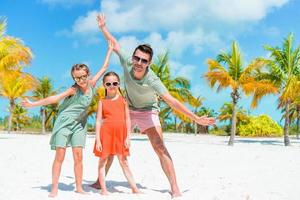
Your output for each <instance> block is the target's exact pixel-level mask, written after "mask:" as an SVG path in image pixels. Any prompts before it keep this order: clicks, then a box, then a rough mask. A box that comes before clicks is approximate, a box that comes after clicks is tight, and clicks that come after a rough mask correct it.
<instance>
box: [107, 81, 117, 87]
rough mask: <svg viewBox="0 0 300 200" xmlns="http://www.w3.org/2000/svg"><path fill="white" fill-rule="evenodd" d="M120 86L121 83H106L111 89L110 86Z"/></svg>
mask: <svg viewBox="0 0 300 200" xmlns="http://www.w3.org/2000/svg"><path fill="white" fill-rule="evenodd" d="M118 85H119V82H112V83H110V82H106V83H105V86H107V87H110V86H115V87H116V86H118Z"/></svg>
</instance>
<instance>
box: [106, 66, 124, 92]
mask: <svg viewBox="0 0 300 200" xmlns="http://www.w3.org/2000/svg"><path fill="white" fill-rule="evenodd" d="M108 76H115V77H117V79H118V81H119V83H120V77H119V75H118V74H117V73H116V72H113V71H110V72H106V73H105V74H104V76H103V79H102V81H103V83H104V80H105V78H106V77H108ZM119 92H120V94H121V96H123V93H122V91H121V89H120V87H119ZM106 95H107V91H106V89H105V96H106Z"/></svg>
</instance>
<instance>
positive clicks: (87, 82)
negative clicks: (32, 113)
mask: <svg viewBox="0 0 300 200" xmlns="http://www.w3.org/2000/svg"><path fill="white" fill-rule="evenodd" d="M112 50H113V45H112V43H111V42H109V48H108V51H107V54H106V57H105V60H104V64H103V66H102V68H101V69H100V70H99V71H98V72H97V73H96V75H95V76H93V77H91V79H89V75H90V71H89V68H88V67H87V66H86V65H85V64H75V65H74V66H73V67H72V69H71V75H72V77H73V79H74V81H75V84H74V85H73V86H72V87H70V88H69V89H67V90H66V91H64V92H62V93H60V94H57V95H54V96H49V97H47V98H44V99H40V100H38V101H35V102H31V101H29V100H28V99H25V100H23V101H22V105H23V106H24V107H35V106H43V105H48V104H53V103H56V102H58V101H60V100H62V99H64V101H63V102H62V104H61V105H60V106H59V112H58V117H57V119H56V121H55V124H54V127H53V130H52V136H51V140H50V145H51V149H52V150H55V151H56V153H55V159H54V161H53V165H52V189H51V192H50V194H49V197H55V196H56V195H57V192H58V179H59V175H60V172H61V166H62V163H63V160H64V157H65V153H66V147H68V146H72V151H73V159H74V172H75V181H76V192H78V193H81V194H84V193H85V192H84V190H83V188H82V169H83V166H82V148H84V146H85V140H86V134H87V109H88V107H89V105H90V103H91V101H92V97H93V95H94V93H95V85H96V83H97V81H98V80H99V78H100V77H101V76H102V74H103V73H104V72H105V71H106V69H107V68H108V62H109V59H110V56H111V53H112Z"/></svg>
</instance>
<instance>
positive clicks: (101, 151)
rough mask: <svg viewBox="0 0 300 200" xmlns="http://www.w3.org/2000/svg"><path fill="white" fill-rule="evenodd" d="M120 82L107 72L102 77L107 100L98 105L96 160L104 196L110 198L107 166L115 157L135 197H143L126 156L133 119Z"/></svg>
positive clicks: (116, 76) (116, 77)
mask: <svg viewBox="0 0 300 200" xmlns="http://www.w3.org/2000/svg"><path fill="white" fill-rule="evenodd" d="M119 83H120V78H119V76H118V75H117V74H116V73H115V72H108V73H106V74H105V75H104V76H103V85H104V87H105V99H101V100H100V101H99V105H98V111H97V119H96V142H95V147H94V153H95V156H98V157H100V160H99V183H100V186H101V194H102V195H107V194H108V193H107V188H106V185H105V166H106V164H107V160H108V158H109V157H111V156H112V155H117V157H118V159H119V163H120V165H121V167H122V170H123V173H124V175H125V177H126V179H127V181H128V183H129V185H130V187H131V189H132V192H133V193H140V191H139V189H138V188H137V186H136V183H135V181H134V179H133V176H132V173H131V171H130V169H129V165H128V161H127V156H128V155H129V147H130V138H129V134H130V128H131V127H130V126H131V124H130V118H129V109H128V106H127V103H126V101H125V99H124V98H123V97H122V96H120V95H119V92H120V88H119Z"/></svg>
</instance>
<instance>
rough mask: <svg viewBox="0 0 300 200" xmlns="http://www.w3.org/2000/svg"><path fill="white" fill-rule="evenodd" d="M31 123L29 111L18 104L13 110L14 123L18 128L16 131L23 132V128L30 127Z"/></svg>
mask: <svg viewBox="0 0 300 200" xmlns="http://www.w3.org/2000/svg"><path fill="white" fill-rule="evenodd" d="M29 121H30V118H29V116H28V115H27V110H26V109H25V108H23V107H22V106H20V105H19V104H16V106H15V108H14V110H13V117H12V123H13V124H14V125H15V126H16V130H17V131H19V130H21V127H22V126H24V125H28V124H29Z"/></svg>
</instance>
